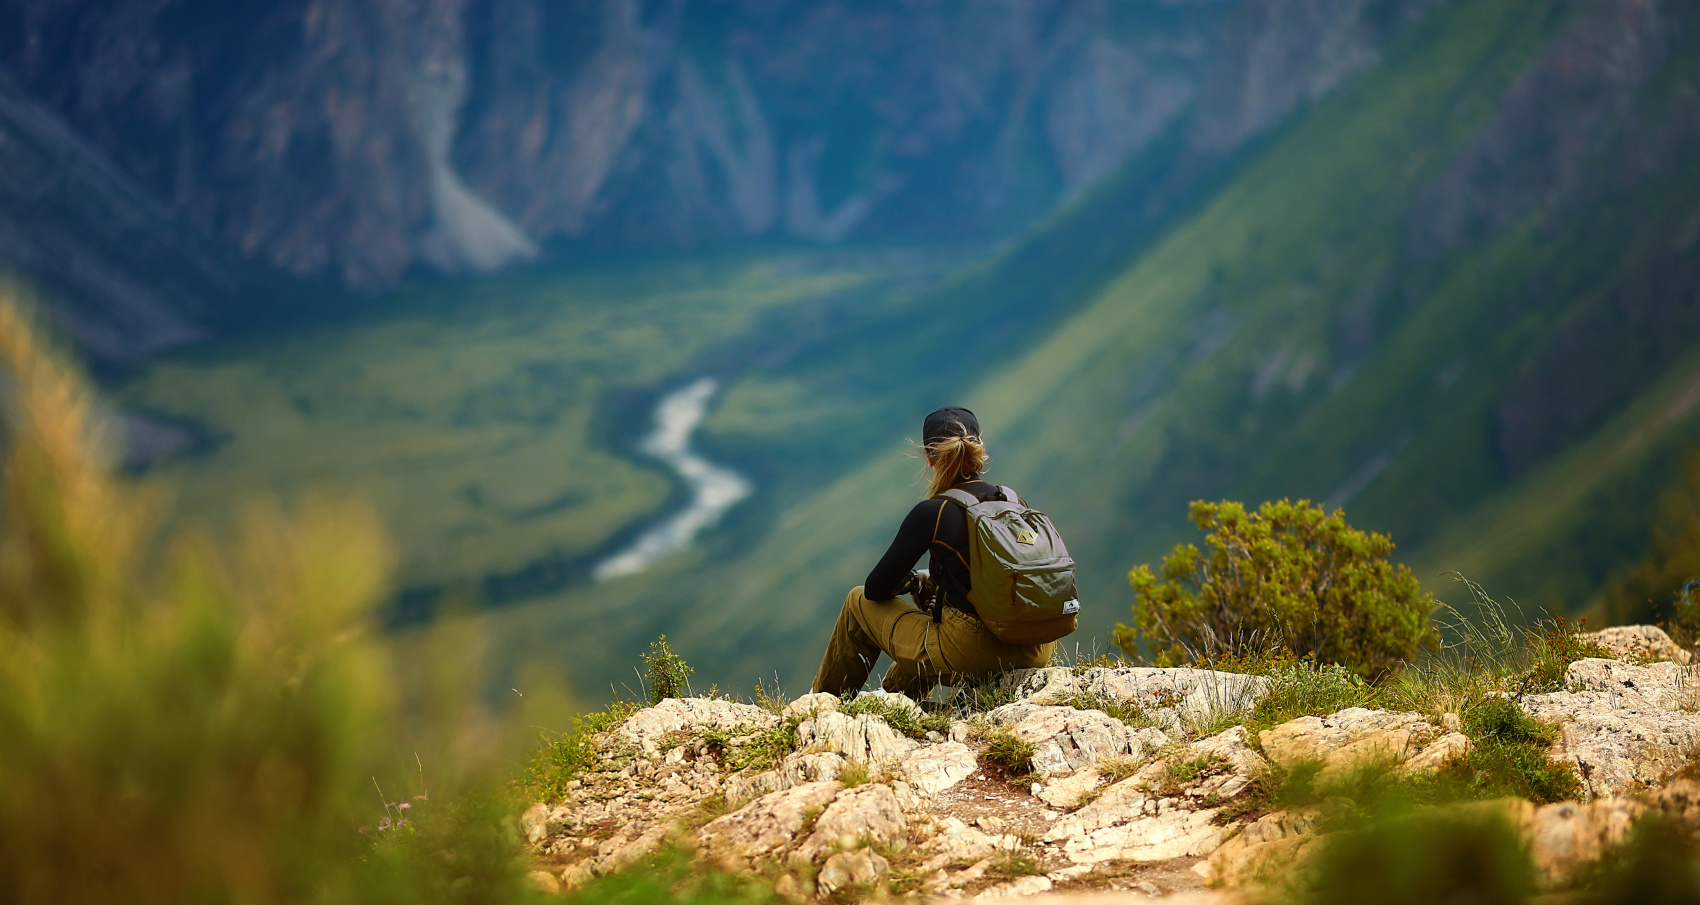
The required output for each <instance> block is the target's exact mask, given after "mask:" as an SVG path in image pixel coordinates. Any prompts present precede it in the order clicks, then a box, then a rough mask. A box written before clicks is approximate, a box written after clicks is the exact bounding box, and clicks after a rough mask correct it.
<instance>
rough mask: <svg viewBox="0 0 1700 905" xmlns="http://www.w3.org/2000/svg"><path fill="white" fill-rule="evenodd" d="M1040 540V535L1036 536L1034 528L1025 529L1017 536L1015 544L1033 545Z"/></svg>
mask: <svg viewBox="0 0 1700 905" xmlns="http://www.w3.org/2000/svg"><path fill="white" fill-rule="evenodd" d="M1038 539H1039V535H1038V534H1035V533H1034V531H1033V529H1032V528H1023V529H1021V533H1020V534H1017V535H1016V536H1015V542H1016V543H1018V544H1031V543H1033V542H1035V541H1037V540H1038Z"/></svg>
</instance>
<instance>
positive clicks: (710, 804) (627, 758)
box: [520, 632, 1700, 902]
mask: <svg viewBox="0 0 1700 905" xmlns="http://www.w3.org/2000/svg"><path fill="white" fill-rule="evenodd" d="M1619 634H1623V635H1626V636H1634V637H1645V633H1640V632H1625V633H1619ZM1687 671H1688V670H1687V667H1683V666H1679V665H1677V664H1676V663H1672V662H1655V663H1651V664H1646V665H1641V664H1639V663H1633V662H1628V661H1623V660H1593V659H1591V660H1579V661H1577V662H1576V663H1574V664H1572V665H1571V667H1570V670H1569V674H1568V675H1567V677H1566V684H1567V689H1568V690H1566V691H1563V692H1556V693H1553V694H1550V695H1539V696H1532V697H1524V698H1522V699H1521V703H1522V705H1523V706H1524V707H1525V709H1527V710H1529V711H1530V712H1531V713H1532V714H1534V715H1536V716H1538V717H1541V718H1543V719H1553V720H1556V721H1558V722H1559V724H1560V732H1561V738H1560V740H1559V742H1558V743H1556V744H1555V745H1554V747H1553V750H1552V751H1551V752H1550V754H1551V756H1552V757H1554V758H1556V759H1559V760H1560V761H1561V762H1567V763H1575V764H1578V765H1579V767H1580V768H1581V771H1582V773H1583V775H1584V777H1585V778H1587V779H1588V780H1589V782H1590V788H1591V794H1590V796H1589V797H1588V799H1587V800H1583V801H1573V802H1559V803H1556V804H1548V805H1541V806H1537V805H1534V804H1531V803H1529V802H1526V801H1521V800H1517V799H1499V800H1493V801H1483V802H1475V803H1471V804H1466V805H1449V806H1446V807H1457V808H1462V809H1463V811H1461V812H1459V813H1479V815H1495V816H1498V817H1502V818H1504V819H1505V820H1507V821H1509V822H1510V824H1511V825H1512V826H1514V827H1515V828H1517V829H1518V831H1519V832H1521V833H1522V834H1523V835H1524V837H1525V838H1526V839H1527V841H1528V846H1529V851H1530V853H1531V856H1532V858H1533V861H1534V864H1535V866H1536V868H1537V869H1538V871H1539V876H1540V879H1541V882H1542V883H1543V885H1545V886H1546V887H1549V888H1553V887H1557V886H1560V885H1562V884H1563V883H1565V882H1567V880H1568V878H1570V877H1572V876H1574V875H1575V873H1576V872H1577V871H1578V870H1580V869H1583V868H1584V867H1586V866H1587V865H1590V864H1593V863H1595V862H1597V861H1598V860H1599V859H1601V858H1602V857H1605V856H1607V855H1609V853H1611V852H1612V851H1614V850H1616V848H1617V847H1618V846H1620V845H1621V844H1622V843H1623V842H1624V841H1625V840H1626V839H1627V838H1628V834H1629V833H1630V831H1631V829H1632V828H1633V827H1634V826H1635V824H1636V821H1638V820H1639V819H1641V818H1642V817H1643V816H1644V815H1646V814H1648V813H1650V812H1656V813H1659V814H1662V815H1665V816H1667V817H1669V818H1671V819H1672V820H1674V821H1676V822H1677V823H1678V824H1679V825H1680V826H1684V827H1688V828H1690V829H1695V830H1700V785H1697V784H1695V783H1693V782H1690V781H1688V780H1673V779H1670V778H1668V773H1670V772H1671V770H1672V768H1674V767H1679V766H1683V765H1684V764H1686V761H1687V759H1688V758H1689V757H1691V756H1692V755H1693V753H1694V752H1695V751H1696V750H1700V748H1697V747H1696V746H1695V744H1693V742H1694V741H1695V739H1694V734H1695V733H1696V732H1697V731H1700V721H1697V718H1696V715H1695V714H1694V713H1693V712H1691V711H1690V710H1688V709H1685V708H1686V707H1687V705H1686V703H1685V702H1686V701H1688V700H1689V697H1688V696H1687V685H1686V682H1687V679H1686V676H1687ZM1005 679H1006V682H1005V685H1004V688H1005V689H1006V690H1015V691H1016V693H1017V699H1016V700H1015V701H1013V702H1011V703H1008V704H1005V705H1003V706H1000V707H998V708H995V709H993V710H991V711H988V712H986V713H984V714H974V715H971V718H970V719H968V720H965V721H957V722H954V723H952V725H951V728H950V731H949V732H948V733H942V732H939V731H936V730H935V731H933V732H930V733H926V734H927V736H928V737H927V738H924V739H913V738H909V737H907V736H905V735H904V734H902V733H900V732H898V731H897V730H896V729H894V728H893V727H891V726H890V725H888V724H887V723H886V721H885V719H883V718H882V717H881V716H878V715H877V714H878V713H894V714H895V713H899V712H902V711H905V710H908V709H909V708H910V707H913V704H912V703H911V702H908V701H907V699H904V698H901V697H899V696H885V697H882V698H880V699H878V701H877V706H872V707H870V706H864V705H866V704H868V703H870V702H866V701H864V702H860V703H854V702H852V703H850V704H847V703H846V702H844V701H840V700H839V699H838V698H835V697H832V696H830V695H809V696H806V697H804V698H800V699H798V700H796V701H793V702H791V703H790V704H788V705H786V706H785V707H783V708H781V711H782V713H783V714H784V716H783V717H781V716H780V715H779V714H775V713H772V712H770V711H768V710H765V709H762V708H757V707H753V706H751V705H745V704H738V703H735V702H730V701H722V700H704V699H685V700H668V701H664V702H662V703H661V704H659V705H656V706H655V707H652V708H648V709H646V710H643V711H640V712H638V713H636V714H634V715H632V716H631V717H630V718H628V719H627V720H626V721H625V722H624V723H622V724H621V725H620V726H618V727H616V728H615V729H614V730H612V731H610V732H608V733H605V734H604V735H602V736H600V737H598V739H597V746H598V751H599V752H600V754H601V756H602V763H601V764H600V765H599V766H598V767H597V768H596V769H593V770H591V771H587V772H586V773H585V774H583V775H581V776H580V777H579V778H577V779H575V780H573V781H572V782H570V783H568V784H567V792H566V796H565V798H564V799H563V800H562V801H559V802H543V803H538V804H536V805H534V806H532V807H531V808H529V809H528V810H527V811H526V812H525V813H524V814H523V815H522V816H521V818H520V827H521V829H522V831H523V832H524V833H525V838H526V839H527V841H528V842H529V843H530V844H531V845H532V848H533V851H534V852H535V853H536V855H537V857H538V858H539V859H540V860H541V861H543V862H545V863H547V864H549V865H550V869H549V871H547V872H546V873H545V874H544V875H543V876H538V877H533V878H532V882H533V884H534V885H535V886H537V887H538V888H540V889H545V890H548V889H550V888H551V885H550V882H549V881H552V882H553V884H554V885H555V886H557V887H562V888H571V887H573V886H576V885H578V884H580V883H582V882H584V881H585V880H586V879H588V878H590V877H593V876H597V875H600V874H605V873H608V872H610V871H615V870H619V869H621V868H622V867H625V866H628V865H631V864H633V863H635V862H636V861H638V860H639V859H641V858H643V857H644V856H646V855H648V854H649V853H652V852H654V851H656V850H657V849H658V848H659V847H660V846H662V845H664V844H667V843H669V842H672V843H676V844H681V845H686V846H693V847H696V848H698V849H699V850H700V851H701V853H702V854H703V855H704V856H706V857H710V858H712V859H714V860H715V861H716V862H717V863H721V864H726V865H730V866H734V867H737V868H739V869H747V870H758V871H763V872H768V873H772V872H773V871H775V870H779V871H781V872H782V873H781V874H780V876H779V879H778V888H779V889H780V891H781V892H782V893H783V894H785V895H787V896H789V897H792V898H806V897H808V896H811V895H822V896H842V895H846V894H848V893H850V892H852V891H868V890H875V889H878V888H880V887H882V886H888V887H889V885H890V884H892V883H894V882H897V881H898V879H901V882H902V883H903V884H905V886H906V888H909V889H914V890H916V892H917V894H918V895H922V896H930V897H940V898H956V897H973V898H977V899H989V898H1015V897H1028V896H1038V895H1041V894H1047V893H1049V892H1050V891H1051V890H1053V889H1058V888H1061V889H1063V890H1071V889H1080V888H1083V887H1085V888H1092V887H1093V885H1094V884H1102V885H1108V884H1112V883H1120V882H1122V880H1121V879H1120V878H1125V877H1126V876H1127V875H1128V869H1129V866H1130V865H1143V866H1145V867H1141V870H1146V869H1149V870H1151V871H1154V872H1155V873H1151V874H1148V876H1162V877H1164V878H1165V883H1164V886H1163V887H1162V890H1179V891H1182V892H1186V891H1187V890H1199V891H1201V890H1202V889H1203V885H1204V884H1205V883H1206V882H1209V883H1210V884H1213V885H1214V886H1216V887H1217V888H1219V889H1226V890H1230V892H1227V893H1223V894H1222V896H1225V897H1226V898H1219V900H1220V901H1224V902H1225V901H1230V900H1231V898H1232V896H1233V895H1235V894H1234V893H1232V892H1231V890H1234V889H1244V888H1253V887H1255V886H1256V884H1258V883H1260V882H1263V881H1264V880H1266V879H1271V878H1276V877H1279V876H1280V875H1282V874H1284V873H1285V872H1286V871H1289V870H1291V869H1293V868H1294V867H1295V866H1296V865H1297V866H1302V865H1303V864H1304V863H1305V862H1306V859H1308V858H1310V857H1311V856H1312V854H1313V853H1314V852H1316V851H1318V850H1320V848H1321V847H1323V846H1326V845H1328V844H1329V837H1328V836H1327V835H1326V832H1327V830H1328V829H1329V828H1330V827H1337V826H1341V825H1343V824H1342V822H1341V819H1342V818H1345V817H1347V816H1348V815H1350V814H1351V813H1354V808H1356V807H1357V805H1355V804H1353V803H1351V802H1350V801H1349V800H1347V799H1345V798H1342V797H1340V796H1338V795H1335V796H1333V797H1325V798H1322V799H1321V801H1320V802H1319V803H1318V804H1315V805H1313V806H1308V807H1303V808H1292V809H1277V810H1264V809H1266V808H1270V807H1272V806H1273V803H1274V802H1275V801H1277V800H1279V798H1278V796H1277V795H1275V794H1273V792H1274V789H1275V787H1274V786H1271V785H1270V783H1272V782H1279V777H1280V776H1281V775H1283V771H1291V770H1293V769H1295V768H1299V767H1302V766H1306V765H1317V766H1319V767H1320V769H1319V770H1318V772H1317V773H1316V776H1317V777H1318V778H1319V779H1323V780H1326V779H1328V778H1329V777H1330V776H1333V777H1336V778H1344V777H1345V775H1346V774H1347V773H1349V772H1350V771H1353V770H1356V769H1359V768H1365V767H1367V768H1373V769H1376V770H1389V771H1395V772H1394V773H1391V774H1389V776H1390V778H1391V777H1393V776H1397V775H1398V773H1399V772H1403V773H1406V774H1411V773H1419V772H1432V771H1437V770H1440V769H1442V768H1444V767H1446V766H1447V765H1448V764H1449V763H1451V762H1452V761H1453V760H1455V759H1456V758H1458V757H1461V756H1463V755H1465V754H1467V753H1468V752H1469V750H1470V748H1471V745H1472V742H1471V741H1470V739H1469V738H1468V737H1467V736H1465V735H1464V734H1463V733H1462V732H1461V731H1459V730H1460V727H1461V724H1462V721H1460V720H1459V719H1458V717H1457V716H1456V715H1454V714H1443V715H1442V717H1441V718H1440V719H1439V720H1438V721H1436V722H1431V721H1430V720H1429V718H1427V717H1425V716H1423V715H1422V714H1418V713H1411V712H1399V711H1387V710H1372V709H1367V708H1361V707H1353V708H1347V709H1344V710H1341V711H1338V712H1335V713H1332V714H1328V715H1326V716H1306V717H1300V718H1298V719H1293V720H1288V721H1286V722H1283V723H1280V724H1277V725H1274V726H1270V727H1268V728H1265V729H1262V730H1261V731H1260V732H1258V733H1256V737H1255V738H1253V735H1252V733H1251V732H1249V731H1248V729H1247V728H1246V727H1245V726H1243V725H1236V726H1231V727H1229V728H1228V729H1225V730H1223V731H1220V732H1216V733H1215V734H1212V735H1208V736H1202V737H1200V736H1197V735H1193V734H1190V733H1189V732H1188V731H1187V728H1186V727H1187V726H1188V725H1189V721H1188V720H1187V719H1186V718H1184V717H1185V715H1186V713H1187V712H1188V707H1187V706H1186V705H1185V702H1186V701H1187V700H1189V699H1192V697H1193V696H1194V695H1195V694H1198V693H1200V690H1201V689H1206V690H1209V691H1208V693H1209V694H1219V693H1220V694H1230V695H1233V696H1241V697H1243V696H1245V695H1256V694H1260V693H1262V691H1263V690H1265V688H1264V686H1262V685H1260V684H1259V683H1257V682H1253V681H1250V680H1249V679H1247V678H1246V677H1237V678H1230V677H1229V675H1228V674H1221V673H1210V672H1208V671H1201V670H1179V669H1177V670H1157V669H1135V668H1123V669H1103V670H1082V671H1081V672H1080V673H1078V674H1076V673H1074V672H1073V671H1070V670H1039V671H1023V672H1020V673H1014V674H1011V675H1009V676H1006V677H1005ZM1115 689H1121V690H1123V691H1125V692H1126V695H1127V696H1118V695H1116V694H1115V693H1114V691H1113V690H1115ZM1235 699H1236V700H1238V699H1240V697H1236V698H1235ZM1041 701H1049V702H1051V703H1041ZM1059 701H1073V702H1074V703H1073V705H1069V704H1065V703H1058V702H1059ZM1137 701H1143V702H1145V703H1146V704H1147V705H1150V706H1152V707H1155V708H1158V709H1162V708H1169V709H1171V710H1173V712H1174V718H1175V722H1174V724H1173V725H1174V731H1173V732H1172V733H1171V732H1168V731H1165V730H1163V729H1158V728H1155V727H1151V726H1139V727H1132V726H1129V725H1127V724H1126V723H1124V722H1123V721H1122V720H1119V719H1116V718H1114V717H1112V716H1110V715H1109V713H1107V712H1106V710H1105V709H1096V708H1091V707H1088V706H1086V705H1087V704H1089V703H1093V702H1096V703H1098V704H1101V705H1102V706H1103V707H1104V708H1108V709H1109V710H1113V711H1115V712H1117V713H1122V714H1124V715H1130V718H1131V717H1132V716H1138V717H1139V720H1138V722H1145V721H1147V720H1148V716H1147V715H1148V714H1149V713H1150V711H1148V710H1146V709H1144V708H1142V707H1141V706H1140V705H1139V704H1138V703H1136V702H1137ZM1213 712H1216V713H1218V714H1219V713H1220V711H1213ZM1245 712H1246V713H1249V709H1248V710H1247V711H1245ZM909 715H913V712H911V714H909ZM894 718H895V717H894ZM785 721H789V722H788V723H785ZM899 722H902V723H903V724H904V725H906V726H910V728H911V731H916V730H915V729H914V728H913V726H912V724H911V723H910V722H909V720H908V718H907V716H906V717H905V718H904V719H902V720H899ZM782 723H784V724H785V725H789V726H793V727H795V730H796V737H795V742H796V743H795V747H794V749H793V750H789V751H780V752H778V753H777V754H776V757H777V760H776V761H773V760H770V761H766V762H764V765H762V766H749V767H747V768H745V769H737V768H736V764H738V763H742V762H744V761H742V760H740V759H739V757H738V755H737V752H738V751H740V750H741V749H740V748H739V747H738V740H740V739H750V738H756V737H766V738H772V737H774V736H773V733H774V732H775V731H779V732H783V731H786V730H785V729H784V728H783V727H782ZM762 733H767V735H765V736H763V735H762ZM1685 733H1687V734H1686V735H1685ZM1004 734H1008V735H1013V736H1015V738H1016V739H1018V740H1020V741H1024V742H1026V743H1027V744H1030V745H1032V746H1033V748H1034V750H1035V752H1036V753H1035V756H1034V763H1033V764H1032V766H1033V768H1034V771H1035V772H1033V773H1032V774H1031V775H1022V774H1021V773H1020V772H1019V771H1012V768H1011V767H1009V766H1008V765H1007V763H1003V764H1000V765H994V764H993V763H992V762H991V761H990V760H988V759H986V758H985V749H986V748H987V746H988V745H990V744H992V743H993V740H995V739H996V738H997V737H998V736H1000V735H1004ZM946 735H948V736H949V738H945V736H946ZM1685 739H1686V741H1685ZM747 743H748V742H746V744H747ZM1342 788H1344V786H1342ZM1629 793H1634V794H1629ZM1012 865H1019V869H1018V870H1016V869H1012ZM1138 888H1139V889H1140V891H1141V892H1142V893H1148V894H1150V895H1156V894H1157V893H1158V892H1160V891H1162V890H1159V888H1158V887H1157V886H1156V885H1150V887H1149V889H1147V888H1145V887H1138ZM858 894H859V893H858Z"/></svg>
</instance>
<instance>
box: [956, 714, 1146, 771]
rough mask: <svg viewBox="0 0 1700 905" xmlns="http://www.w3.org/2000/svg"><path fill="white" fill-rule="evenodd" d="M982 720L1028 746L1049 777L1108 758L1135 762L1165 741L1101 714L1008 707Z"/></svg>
mask: <svg viewBox="0 0 1700 905" xmlns="http://www.w3.org/2000/svg"><path fill="white" fill-rule="evenodd" d="M986 719H987V720H989V721H990V722H992V723H993V724H994V725H998V726H1004V727H1008V728H1009V730H1010V731H1011V732H1012V733H1013V734H1014V735H1015V737H1016V738H1019V739H1021V740H1022V741H1024V742H1027V743H1028V744H1031V745H1032V746H1033V749H1034V755H1033V766H1034V768H1035V769H1037V770H1039V771H1041V772H1044V773H1047V774H1058V773H1067V772H1070V771H1072V770H1078V769H1080V768H1081V767H1085V766H1090V765H1092V764H1095V763H1097V762H1098V761H1101V760H1104V759H1105V758H1110V757H1126V756H1133V757H1139V756H1142V755H1144V754H1146V753H1148V752H1150V751H1154V750H1156V749H1157V748H1160V747H1162V746H1163V745H1164V744H1167V743H1168V740H1169V739H1168V736H1166V735H1164V734H1163V731H1162V730H1160V729H1151V728H1144V729H1131V728H1129V727H1127V726H1126V725H1124V724H1123V723H1122V722H1121V721H1120V720H1117V719H1113V718H1111V717H1109V716H1106V715H1104V713H1102V712H1101V711H1097V710H1076V709H1075V708H1073V707H1044V706H1041V705H1038V704H1034V703H1031V702H1028V701H1017V702H1016V703H1013V704H1006V705H1004V706H1002V707H999V708H997V709H995V710H993V711H991V712H990V713H988V714H986Z"/></svg>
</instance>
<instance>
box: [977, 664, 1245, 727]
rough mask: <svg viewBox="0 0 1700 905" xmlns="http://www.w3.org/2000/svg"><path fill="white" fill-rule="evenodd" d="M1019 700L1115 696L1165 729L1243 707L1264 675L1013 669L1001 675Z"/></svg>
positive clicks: (1035, 701) (1067, 701)
mask: <svg viewBox="0 0 1700 905" xmlns="http://www.w3.org/2000/svg"><path fill="white" fill-rule="evenodd" d="M1006 683H1007V685H1008V686H1009V687H1010V688H1011V690H1012V692H1013V693H1014V694H1015V695H1016V696H1017V697H1018V698H1021V699H1022V700H1023V701H1025V702H1028V703H1032V704H1040V705H1061V704H1070V703H1072V702H1077V701H1085V702H1088V703H1089V702H1091V701H1092V700H1094V699H1103V700H1112V701H1121V702H1124V704H1126V705H1131V706H1133V707H1136V708H1138V709H1139V710H1140V711H1141V712H1143V714H1144V715H1145V717H1146V719H1148V720H1150V721H1151V722H1153V723H1155V724H1156V725H1158V726H1161V727H1163V728H1164V729H1167V730H1169V731H1181V732H1185V731H1186V730H1187V729H1188V727H1190V726H1193V725H1197V724H1199V723H1201V722H1206V721H1208V720H1210V719H1212V718H1214V717H1218V716H1221V715H1224V714H1226V715H1233V714H1242V713H1249V712H1250V711H1251V710H1252V709H1253V708H1255V707H1256V706H1257V703H1258V702H1259V701H1261V700H1262V699H1263V696H1264V695H1266V694H1268V693H1269V679H1267V678H1265V677H1263V676H1250V675H1245V674H1243V673H1231V672H1218V671H1215V670H1209V669H1155V668H1149V667H1120V668H1116V669H1105V668H1099V667H1094V668H1090V669H1086V670H1082V671H1079V672H1077V671H1075V670H1073V669H1065V668H1061V667H1051V668H1047V669H1033V670H1016V671H1014V672H1011V673H1009V675H1008V678H1007V679H1006Z"/></svg>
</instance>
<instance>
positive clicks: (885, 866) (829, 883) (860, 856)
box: [815, 848, 891, 896]
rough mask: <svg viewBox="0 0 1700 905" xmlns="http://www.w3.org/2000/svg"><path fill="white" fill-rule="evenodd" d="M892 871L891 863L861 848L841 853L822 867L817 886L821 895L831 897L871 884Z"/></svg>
mask: <svg viewBox="0 0 1700 905" xmlns="http://www.w3.org/2000/svg"><path fill="white" fill-rule="evenodd" d="M890 870H891V863H890V862H889V861H886V860H885V859H884V858H882V857H880V856H879V854H878V853H877V852H874V851H873V850H871V849H866V848H860V849H856V850H855V851H850V852H839V853H838V854H836V855H833V856H832V857H830V858H828V859H826V863H825V864H823V865H821V869H820V876H819V877H818V878H816V880H815V884H816V887H817V888H819V890H820V893H821V895H823V896H829V895H832V894H833V893H835V892H837V891H839V890H840V889H845V888H847V887H849V886H852V885H855V884H871V883H876V882H878V881H879V878H881V877H883V876H885V875H886V873H887V872H889V871H890Z"/></svg>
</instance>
